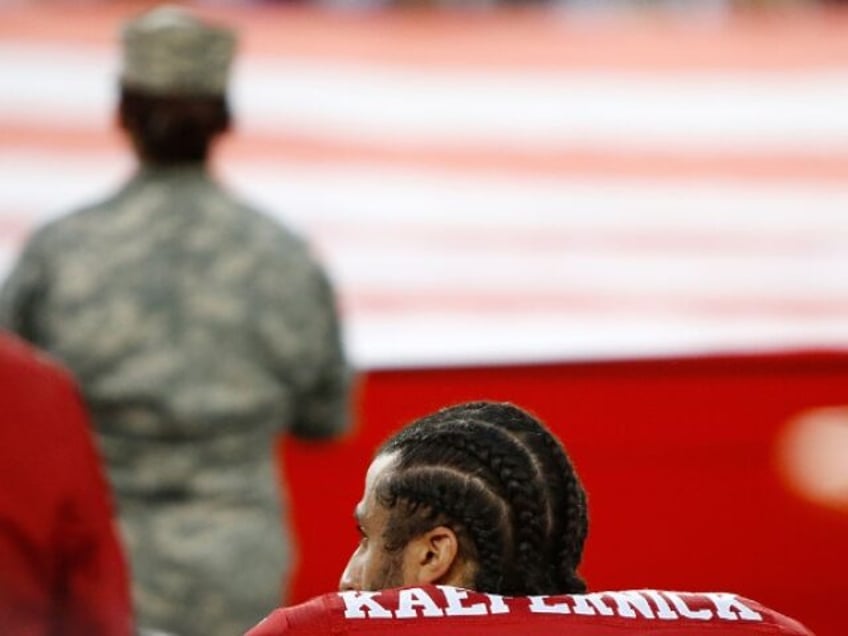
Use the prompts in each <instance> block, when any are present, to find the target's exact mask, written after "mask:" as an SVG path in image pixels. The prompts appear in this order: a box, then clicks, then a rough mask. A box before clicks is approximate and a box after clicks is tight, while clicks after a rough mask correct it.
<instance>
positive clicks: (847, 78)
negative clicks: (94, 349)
mask: <svg viewBox="0 0 848 636" xmlns="http://www.w3.org/2000/svg"><path fill="white" fill-rule="evenodd" d="M139 7H140V5H139V3H134V4H129V5H128V4H123V3H117V4H115V3H110V4H108V5H103V6H102V7H100V8H97V9H95V8H93V7H92V6H91V5H78V6H65V7H61V6H57V5H44V4H40V5H37V6H36V5H26V4H24V5H18V6H7V7H5V8H2V9H0V95H2V97H0V175H2V176H0V279H2V278H3V277H5V275H6V273H7V272H8V269H9V267H11V265H12V263H13V262H14V259H15V257H16V255H17V254H18V252H19V250H20V249H21V247H22V245H23V242H24V241H25V239H26V237H27V235H28V234H29V233H30V232H31V231H32V229H33V228H34V227H35V226H37V225H38V224H39V223H41V222H43V221H45V220H47V219H48V218H53V217H55V216H57V215H61V214H64V213H66V212H67V211H69V210H70V209H72V208H74V207H76V206H78V205H80V204H84V203H88V202H90V201H92V200H96V199H98V198H100V197H102V196H104V195H105V194H107V193H108V192H110V191H111V190H113V189H114V188H115V187H117V186H118V184H119V183H120V182H121V181H122V180H123V179H124V178H126V176H127V175H128V174H129V173H130V172H131V170H132V166H133V164H132V159H131V157H130V155H129V151H128V149H127V148H126V146H125V145H124V143H123V141H122V139H121V138H120V135H119V134H118V133H117V131H116V130H115V127H114V124H113V122H114V113H113V109H114V99H115V84H116V71H117V66H118V42H117V30H118V27H119V25H120V23H121V21H122V20H123V19H124V18H126V17H128V16H129V15H131V14H132V13H134V12H135V11H137V10H138V9H139ZM202 10H203V11H204V12H206V13H208V14H210V15H211V16H213V17H217V18H219V19H222V20H225V21H228V22H230V23H232V24H233V25H234V26H236V27H237V28H239V29H240V31H241V39H242V47H241V55H240V57H239V60H238V63H237V66H236V69H235V74H234V82H233V103H234V110H235V113H236V118H237V120H236V129H237V130H236V132H235V134H233V135H232V136H231V137H230V138H229V139H228V140H227V141H225V142H224V143H223V145H222V147H221V148H220V150H221V152H220V153H219V154H218V155H217V159H216V169H217V171H218V172H219V173H220V174H221V176H222V178H223V179H224V180H225V181H226V182H227V183H229V184H230V185H232V187H233V188H234V189H235V190H236V191H237V192H239V193H241V194H242V196H243V197H244V198H246V199H248V200H251V201H253V202H254V203H256V204H257V205H259V206H263V207H264V208H265V209H266V210H267V211H268V212H269V213H271V214H272V215H276V216H279V218H281V219H282V220H284V221H285V222H287V223H289V224H290V225H292V226H294V227H296V228H297V229H298V230H300V231H301V232H302V233H304V234H306V235H307V236H309V237H310V238H311V239H312V241H313V243H314V245H315V246H316V249H317V250H318V251H319V253H320V254H321V256H322V257H323V258H324V260H325V261H326V262H327V264H328V266H329V268H330V270H331V273H332V275H333V277H334V279H335V281H336V283H337V286H338V289H339V294H340V300H341V303H342V306H343V310H344V315H345V323H346V335H347V342H348V346H349V349H350V351H351V354H352V356H353V358H354V360H355V362H356V363H357V364H358V365H359V366H361V367H364V368H374V367H385V366H407V365H441V364H476V363H499V362H517V361H519V362H529V361H541V360H573V359H583V360H585V359H600V358H623V357H641V356H665V355H681V354H687V355H688V354H703V353H719V352H722V353H724V352H750V351H761V350H783V349H791V348H799V347H804V348H807V347H831V348H846V347H847V346H848V180H846V177H848V115H846V113H848V16H846V17H843V16H842V15H840V14H833V13H827V14H806V13H805V14H791V15H785V16H771V17H769V18H768V19H755V18H753V17H744V16H743V17H737V18H735V19H731V20H728V21H723V20H722V21H716V20H713V21H710V22H690V21H686V20H683V19H681V18H679V17H678V18H671V17H668V16H665V17H663V16H659V15H654V14H651V15H648V16H638V17H634V16H629V17H627V18H620V19H614V18H610V19H603V20H596V19H589V18H586V17H585V16H583V17H579V16H576V15H570V14H568V13H567V12H559V13H558V12H551V11H548V12H544V13H543V12H535V11H521V12H504V11H498V12H494V13H476V12H475V13H471V12H469V13H464V14H463V13H453V14H431V13H424V12H404V13H373V14H356V15H354V14H347V15H342V14H328V13H321V12H319V11H317V10H303V9H292V8H274V7H268V6H265V7H260V6H252V7H250V8H246V7H240V8H234V7H229V8H222V7H217V8H215V9H211V8H210V7H208V6H206V7H203V8H202Z"/></svg>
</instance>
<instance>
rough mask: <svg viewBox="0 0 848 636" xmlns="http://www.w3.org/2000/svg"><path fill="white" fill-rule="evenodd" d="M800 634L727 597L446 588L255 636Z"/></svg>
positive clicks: (400, 595) (272, 619) (300, 614)
mask: <svg viewBox="0 0 848 636" xmlns="http://www.w3.org/2000/svg"><path fill="white" fill-rule="evenodd" d="M657 633H665V634H669V635H670V634H675V635H677V634H685V635H686V636H700V635H702V634H703V635H708V636H714V635H715V634H784V635H788V634H793V635H801V634H803V635H807V636H810V635H811V634H812V632H810V630H808V629H807V628H806V627H804V626H803V625H801V624H800V623H798V622H797V621H794V620H792V619H791V618H788V617H786V616H783V615H782V614H779V613H778V612H775V611H774V610H771V609H769V608H767V607H764V606H762V605H760V604H759V603H757V602H755V601H751V600H749V599H746V598H742V597H739V596H736V595H735V594H728V593H725V592H710V593H697V594H695V593H691V592H669V591H660V590H624V591H615V592H593V593H591V594H574V595H571V594H569V595H558V596H517V597H504V596H498V595H495V594H482V593H479V592H472V591H470V590H465V589H462V588H457V587H450V586H444V585H436V586H425V587H405V588H399V589H392V590H384V591H381V592H337V593H334V594H326V595H324V596H319V597H317V598H314V599H312V600H311V601H308V602H306V603H303V604H302V605H297V606H294V607H288V608H284V609H279V610H277V611H275V612H274V613H272V614H271V615H270V616H269V617H268V618H266V619H265V620H264V621H262V622H261V623H260V624H259V625H257V626H256V627H254V628H253V629H252V630H250V631H249V632H248V633H247V636H278V635H279V634H288V635H291V636H313V635H314V636H318V635H319V634H321V635H324V634H356V635H357V636H372V635H373V636H384V635H386V634H403V635H404V636H424V635H428V636H432V635H433V634H438V636H516V635H518V634H533V636H563V635H564V634H568V635H569V636H622V634H628V635H629V634H657Z"/></svg>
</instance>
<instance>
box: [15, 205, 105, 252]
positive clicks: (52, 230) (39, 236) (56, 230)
mask: <svg viewBox="0 0 848 636" xmlns="http://www.w3.org/2000/svg"><path fill="white" fill-rule="evenodd" d="M104 207H105V203H96V204H92V205H86V206H82V207H77V208H73V209H71V210H70V211H68V212H62V213H60V214H58V215H56V216H53V217H52V218H50V219H48V220H46V221H44V222H43V223H41V224H40V225H38V226H37V227H36V228H35V229H34V230H33V231H32V234H30V236H29V239H28V240H27V244H28V246H29V247H30V249H33V248H40V249H45V250H48V251H49V250H51V249H52V248H53V247H54V246H55V245H57V244H60V243H65V242H67V241H73V240H75V238H76V237H78V236H79V235H80V234H81V233H84V232H85V231H86V230H87V228H89V227H91V226H92V224H93V223H96V222H97V218H98V217H99V216H100V215H101V214H102V210H103V208H104Z"/></svg>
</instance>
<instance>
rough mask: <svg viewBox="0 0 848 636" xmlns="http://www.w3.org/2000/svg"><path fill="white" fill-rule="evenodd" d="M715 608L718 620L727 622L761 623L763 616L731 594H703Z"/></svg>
mask: <svg viewBox="0 0 848 636" xmlns="http://www.w3.org/2000/svg"><path fill="white" fill-rule="evenodd" d="M704 596H706V597H707V598H708V599H710V600H711V601H712V602H713V603H715V606H716V614H717V615H718V617H719V618H723V619H725V620H728V621H735V620H737V619H742V620H743V621H762V620H763V616H762V614H760V613H759V612H755V611H754V610H752V609H751V608H750V607H748V606H747V605H745V604H743V603H742V601H740V600H739V598H738V597H736V596H735V595H733V594H726V593H724V592H714V593H712V594H704Z"/></svg>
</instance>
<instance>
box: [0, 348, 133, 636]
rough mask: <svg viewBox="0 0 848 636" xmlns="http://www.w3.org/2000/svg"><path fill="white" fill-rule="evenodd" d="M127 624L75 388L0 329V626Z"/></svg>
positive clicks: (41, 631) (63, 628)
mask: <svg viewBox="0 0 848 636" xmlns="http://www.w3.org/2000/svg"><path fill="white" fill-rule="evenodd" d="M132 630H133V627H132V610H131V604H130V592H129V580H128V574H127V568H126V564H125V561H124V556H123V553H122V550H121V547H120V545H119V543H118V539H117V533H116V529H115V528H114V526H113V517H112V502H111V498H110V494H109V489H108V485H107V483H106V481H105V478H104V476H103V472H102V470H101V467H100V459H99V456H98V454H97V452H96V451H95V448H94V444H93V442H92V438H91V435H90V433H89V427H88V421H87V416H86V414H85V412H84V410H83V407H82V403H81V401H80V397H79V395H78V393H77V390H76V387H75V385H74V383H73V381H72V380H71V378H70V376H69V375H68V374H67V373H66V372H65V371H63V370H62V369H61V368H59V367H58V366H57V365H55V364H54V363H52V362H50V361H49V360H48V359H47V358H45V357H42V356H41V355H40V354H38V353H37V352H36V351H35V350H33V349H32V348H30V347H29V346H28V345H24V344H23V343H22V342H21V341H19V340H17V339H15V338H13V337H12V336H9V335H6V334H5V333H0V634H14V635H15V636H42V635H48V634H49V635H51V636H59V635H61V636H77V635H79V636H82V635H83V634H84V635H86V636H107V635H108V636H127V635H129V634H130V633H132Z"/></svg>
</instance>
